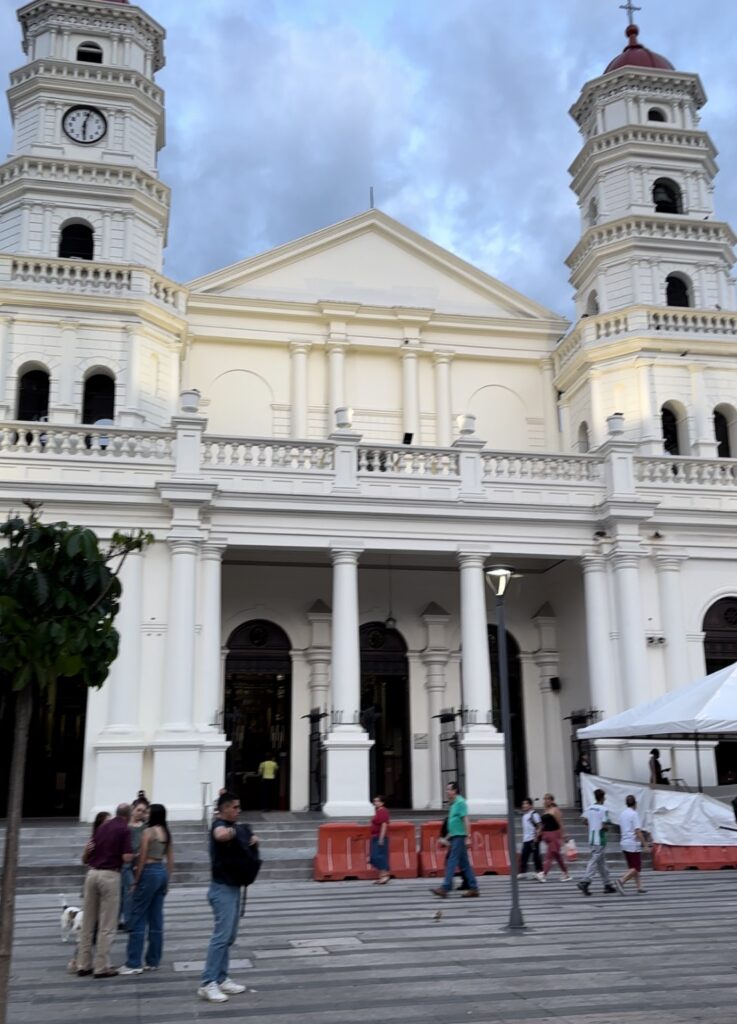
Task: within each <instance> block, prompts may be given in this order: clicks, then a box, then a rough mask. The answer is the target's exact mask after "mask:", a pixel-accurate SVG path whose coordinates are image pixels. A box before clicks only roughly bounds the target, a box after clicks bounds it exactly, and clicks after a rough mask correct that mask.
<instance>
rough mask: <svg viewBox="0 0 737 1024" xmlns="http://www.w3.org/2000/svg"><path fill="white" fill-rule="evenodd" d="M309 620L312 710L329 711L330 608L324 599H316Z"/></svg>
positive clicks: (308, 657) (310, 610) (308, 613)
mask: <svg viewBox="0 0 737 1024" xmlns="http://www.w3.org/2000/svg"><path fill="white" fill-rule="evenodd" d="M307 621H308V622H309V624H310V629H311V634H312V635H311V642H310V646H309V647H308V649H307V652H306V658H307V663H308V665H309V666H310V681H309V689H310V710H312V708H319V710H320V711H327V709H328V707H329V704H330V657H331V641H330V627H331V621H332V613H331V611H330V608H329V607H328V605H326V604H325V602H324V601H319V600H318V601H315V603H314V604H313V605H312V606H311V607H310V609H309V611H308V612H307ZM323 721H324V720H323Z"/></svg>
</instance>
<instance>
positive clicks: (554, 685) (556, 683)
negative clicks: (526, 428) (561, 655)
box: [550, 676, 561, 693]
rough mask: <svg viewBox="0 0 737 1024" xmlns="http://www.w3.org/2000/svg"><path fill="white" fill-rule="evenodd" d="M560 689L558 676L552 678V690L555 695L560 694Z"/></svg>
mask: <svg viewBox="0 0 737 1024" xmlns="http://www.w3.org/2000/svg"><path fill="white" fill-rule="evenodd" d="M560 687H561V682H560V679H559V678H558V676H551V677H550V689H551V690H552V691H553V693H558V691H559V690H560Z"/></svg>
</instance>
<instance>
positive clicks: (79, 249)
mask: <svg viewBox="0 0 737 1024" xmlns="http://www.w3.org/2000/svg"><path fill="white" fill-rule="evenodd" d="M94 255H95V232H94V231H93V230H92V228H91V227H90V225H89V224H85V223H83V222H80V221H75V223H73V224H67V225H66V227H63V228H62V229H61V235H60V237H59V256H60V257H61V259H67V260H91V259H93V258H94Z"/></svg>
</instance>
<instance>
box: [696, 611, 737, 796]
mask: <svg viewBox="0 0 737 1024" xmlns="http://www.w3.org/2000/svg"><path fill="white" fill-rule="evenodd" d="M702 628H703V631H704V658H705V660H706V672H707V675H708V674H710V673H712V672H718V671H719V669H720V668H727V666H728V665H733V664H734V663H735V662H736V661H737V595H736V596H735V597H723V598H721V600H719V601H715V602H714V604H713V605H712V606H711V608H709V610H708V611H707V613H706V615H705V616H704V623H703V627H702ZM714 756H715V758H716V769H717V782H718V783H719V784H720V785H724V784H725V783H731V784H734V782H735V781H737V741H734V740H722V741H720V742H719V743H718V744H717V747H716V750H715V751H714Z"/></svg>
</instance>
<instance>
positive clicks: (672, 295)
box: [665, 274, 693, 306]
mask: <svg viewBox="0 0 737 1024" xmlns="http://www.w3.org/2000/svg"><path fill="white" fill-rule="evenodd" d="M665 302H666V305H668V306H693V300H692V294H691V282H690V281H689V280H688V278H687V277H686V276H685V274H668V276H667V277H666V279H665Z"/></svg>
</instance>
